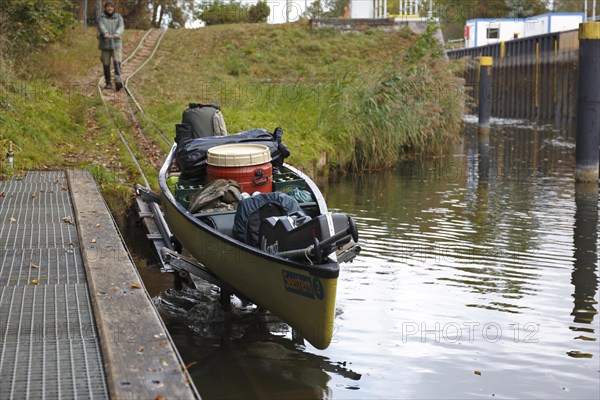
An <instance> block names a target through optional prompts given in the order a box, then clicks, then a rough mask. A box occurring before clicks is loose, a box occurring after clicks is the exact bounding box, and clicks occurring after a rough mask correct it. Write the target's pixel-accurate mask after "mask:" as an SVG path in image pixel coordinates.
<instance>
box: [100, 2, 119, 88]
mask: <svg viewBox="0 0 600 400" xmlns="http://www.w3.org/2000/svg"><path fill="white" fill-rule="evenodd" d="M124 30H125V23H124V22H123V17H122V16H121V15H119V14H118V13H116V12H115V3H114V2H113V1H112V0H107V1H105V2H104V12H102V13H101V14H100V16H99V17H98V41H99V43H98V49H100V61H102V67H103V68H104V81H105V82H106V86H105V88H106V89H110V87H111V86H110V60H111V58H112V59H113V62H114V65H115V88H116V89H117V91H119V90H121V89H122V88H123V81H122V80H121V56H122V48H123V44H122V41H121V36H122V35H123V31H124Z"/></svg>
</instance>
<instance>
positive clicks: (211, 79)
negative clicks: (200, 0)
mask: <svg viewBox="0 0 600 400" xmlns="http://www.w3.org/2000/svg"><path fill="white" fill-rule="evenodd" d="M138 37H139V32H135V31H127V32H126V36H125V40H126V43H127V41H129V42H130V44H129V48H130V49H131V48H133V45H134V43H135V41H136V40H137V38H138ZM96 46H97V41H96V31H95V29H94V28H89V29H88V30H87V32H83V29H82V27H81V26H76V27H74V28H73V29H69V31H68V32H66V34H65V36H64V38H62V40H61V41H60V42H59V43H56V44H54V45H52V46H50V47H48V48H46V49H45V50H44V51H42V52H41V53H36V54H31V56H30V57H28V58H26V59H21V60H11V59H8V58H7V57H6V56H5V53H3V52H2V53H0V54H3V55H2V56H1V57H0V69H1V71H0V72H1V73H0V125H1V130H0V160H1V164H2V170H1V173H2V175H3V176H5V177H6V175H7V166H6V153H7V150H8V144H9V143H10V142H12V143H13V146H14V150H15V167H16V168H17V169H21V170H26V169H37V168H56V167H63V166H72V167H77V168H88V169H90V170H91V171H92V173H93V174H94V176H95V177H96V179H97V180H98V182H99V183H100V184H103V185H104V184H105V185H106V186H110V187H111V188H113V189H111V190H115V189H114V187H115V186H120V185H121V184H122V183H123V184H125V185H126V184H128V183H131V182H132V181H136V180H137V172H136V171H135V169H134V167H133V165H132V163H131V160H129V157H128V155H127V153H126V151H125V149H124V148H123V146H122V145H121V143H120V140H119V137H118V133H117V132H116V131H115V129H114V128H113V127H112V126H111V121H110V119H109V117H108V116H107V113H106V111H105V110H104V108H103V107H102V105H101V103H100V101H99V98H98V94H97V89H96V86H95V84H96V83H97V82H98V80H99V79H100V74H101V73H100V65H99V61H98V51H97V49H96ZM126 50H127V46H126ZM452 68H454V67H453V65H452V64H449V63H448V62H447V61H445V60H444V59H443V57H440V49H439V48H438V47H436V43H434V42H432V40H431V37H428V36H427V35H423V36H421V37H417V36H415V35H414V34H412V33H411V32H409V31H400V32H393V33H386V32H383V31H378V30H373V31H367V32H365V33H362V34H342V33H340V32H337V31H334V30H329V29H312V28H310V27H308V26H305V25H302V24H285V25H266V24H252V25H249V24H248V25H246V24H236V25H222V26H213V27H208V28H202V29H197V30H169V31H168V32H167V34H166V36H165V37H164V39H163V41H162V44H161V47H160V48H159V50H158V52H157V53H156V55H155V57H154V59H153V60H152V61H151V62H150V63H148V64H147V66H146V67H145V68H144V69H143V70H142V71H141V72H140V73H139V74H138V75H137V76H136V77H135V78H134V79H133V80H132V82H131V84H132V85H133V86H134V87H133V90H135V91H136V92H138V93H140V100H141V103H142V104H143V106H144V107H145V108H146V110H147V111H148V114H149V115H150V116H151V117H152V118H153V120H154V121H155V122H156V123H157V125H158V126H159V127H160V128H161V130H162V131H163V132H165V133H166V134H167V135H169V136H174V125H175V124H176V123H177V122H179V121H180V119H181V112H182V111H183V109H184V108H185V107H186V106H187V104H188V103H189V102H217V103H219V104H220V105H221V106H222V109H223V113H224V116H225V119H226V122H227V125H228V129H229V131H230V132H232V133H234V132H240V131H243V130H247V129H250V128H254V127H264V128H267V129H270V130H272V129H274V128H275V127H276V126H281V127H283V129H284V132H285V134H284V140H285V142H286V144H288V146H289V147H290V148H291V149H292V157H291V159H290V161H291V162H293V163H294V164H296V165H299V166H301V167H303V168H306V169H308V170H311V171H313V172H315V171H317V170H319V171H321V170H323V169H333V170H340V171H348V170H352V169H354V170H377V169H382V168H387V167H389V166H390V165H393V164H394V163H396V162H397V160H398V159H399V158H401V157H405V156H410V155H413V154H418V153H422V154H432V155H433V154H437V153H439V152H441V151H443V149H444V147H445V145H446V144H447V143H448V142H450V141H453V140H455V139H456V138H458V137H459V136H460V133H461V124H462V122H461V120H462V119H461V116H462V111H463V104H462V98H463V97H462V95H461V94H462V82H461V81H460V80H459V79H457V78H455V77H454V75H453V73H452ZM122 122H123V124H126V123H127V121H122ZM148 129H149V130H152V129H155V128H153V126H152V125H150V124H148ZM130 130H131V131H133V129H130ZM126 133H127V134H131V132H126ZM154 137H158V135H156V136H154ZM132 138H133V135H132V134H131V136H130V140H133V139H132ZM156 141H157V142H158V141H159V140H158V139H156ZM157 145H159V146H161V147H163V148H165V144H164V143H160V144H157ZM139 154H140V155H143V154H144V153H143V150H139ZM148 168H151V167H148ZM8 172H10V171H8ZM155 174H156V172H153V173H148V174H147V175H149V176H153V175H154V176H155ZM117 190H119V191H120V190H121V189H117ZM123 192H126V189H123Z"/></svg>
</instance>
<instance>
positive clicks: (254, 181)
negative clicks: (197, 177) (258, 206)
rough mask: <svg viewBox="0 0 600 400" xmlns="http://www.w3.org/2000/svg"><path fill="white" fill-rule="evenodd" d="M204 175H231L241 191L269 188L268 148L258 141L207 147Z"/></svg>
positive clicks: (271, 172)
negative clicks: (255, 142) (256, 142)
mask: <svg viewBox="0 0 600 400" xmlns="http://www.w3.org/2000/svg"><path fill="white" fill-rule="evenodd" d="M206 179H207V182H208V183H210V182H212V181H214V180H216V179H231V180H234V181H236V182H237V183H239V184H240V185H241V186H242V191H243V192H247V193H249V194H252V193H254V192H256V191H258V192H262V193H270V192H272V191H273V167H272V165H271V152H270V151H269V148H268V147H267V146H263V145H259V144H246V143H244V144H226V145H223V146H216V147H213V148H211V149H209V150H208V157H207V166H206Z"/></svg>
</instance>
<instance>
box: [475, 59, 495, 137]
mask: <svg viewBox="0 0 600 400" xmlns="http://www.w3.org/2000/svg"><path fill="white" fill-rule="evenodd" d="M493 60H494V59H493V58H492V57H479V106H478V112H479V122H478V125H479V135H480V136H487V135H488V134H489V129H490V118H491V116H492V96H493V87H492V85H493V82H492V64H493Z"/></svg>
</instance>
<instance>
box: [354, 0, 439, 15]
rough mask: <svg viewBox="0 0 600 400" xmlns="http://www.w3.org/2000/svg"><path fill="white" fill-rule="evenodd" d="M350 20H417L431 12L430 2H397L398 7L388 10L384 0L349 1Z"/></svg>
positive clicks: (408, 0) (400, 0) (419, 0)
mask: <svg viewBox="0 0 600 400" xmlns="http://www.w3.org/2000/svg"><path fill="white" fill-rule="evenodd" d="M349 6H350V18H355V19H360V18H388V17H395V18H419V17H425V16H429V17H431V15H428V12H429V13H430V12H431V9H430V8H429V7H431V6H432V2H431V1H427V0H399V1H398V6H397V7H394V9H389V8H388V6H387V1H386V0H349Z"/></svg>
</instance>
